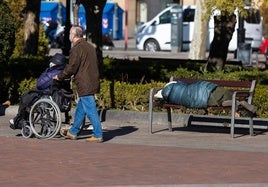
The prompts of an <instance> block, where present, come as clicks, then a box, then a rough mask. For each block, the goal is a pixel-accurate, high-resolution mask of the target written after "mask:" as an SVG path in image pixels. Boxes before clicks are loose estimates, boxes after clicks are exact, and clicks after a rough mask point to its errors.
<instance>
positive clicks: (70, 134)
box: [66, 131, 77, 140]
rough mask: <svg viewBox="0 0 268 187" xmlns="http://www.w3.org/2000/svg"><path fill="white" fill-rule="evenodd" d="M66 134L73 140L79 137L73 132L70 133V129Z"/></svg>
mask: <svg viewBox="0 0 268 187" xmlns="http://www.w3.org/2000/svg"><path fill="white" fill-rule="evenodd" d="M66 136H67V137H68V138H70V139H71V140H76V139H77V137H76V136H75V135H73V134H72V133H70V132H69V131H67V133H66Z"/></svg>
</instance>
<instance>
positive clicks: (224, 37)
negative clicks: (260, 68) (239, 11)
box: [206, 14, 236, 71]
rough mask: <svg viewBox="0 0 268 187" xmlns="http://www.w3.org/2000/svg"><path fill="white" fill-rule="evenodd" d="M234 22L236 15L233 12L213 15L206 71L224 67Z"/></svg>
mask: <svg viewBox="0 0 268 187" xmlns="http://www.w3.org/2000/svg"><path fill="white" fill-rule="evenodd" d="M235 24H236V15H234V14H233V15H231V16H214V38H213V40H212V42H211V44H210V51H209V57H208V62H207V66H206V70H207V71H216V70H222V69H223V68H224V65H225V62H226V59H227V54H228V46H229V43H230V41H231V39H232V36H233V33H234V29H235Z"/></svg>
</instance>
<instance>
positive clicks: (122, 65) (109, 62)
mask: <svg viewBox="0 0 268 187" xmlns="http://www.w3.org/2000/svg"><path fill="white" fill-rule="evenodd" d="M48 59H49V57H42V58H41V57H34V58H33V57H32V58H26V57H21V58H19V59H18V58H17V59H13V61H11V63H10V66H9V70H10V72H11V74H12V86H10V89H9V90H10V94H11V96H12V97H11V98H13V100H12V103H13V104H17V103H18V99H19V97H20V95H21V94H22V93H24V92H25V91H27V90H29V89H30V88H32V87H34V86H35V84H36V79H37V78H38V76H39V75H40V74H41V73H42V72H43V71H44V69H45V68H46V67H47V65H48ZM127 62H128V63H127ZM157 63H158V65H159V66H160V67H161V68H159V67H157V68H156V69H155V68H154V67H155V66H156V65H155V64H156V62H153V61H152V62H150V63H149V62H146V63H144V64H142V62H137V61H127V60H123V61H121V60H119V61H117V60H115V59H104V70H105V71H104V75H105V76H103V77H102V79H101V87H100V88H101V89H100V93H99V94H98V95H97V103H98V107H99V108H105V109H111V108H113V109H119V110H136V111H148V99H149V90H150V88H152V87H162V86H164V85H165V84H166V83H167V82H168V80H169V77H170V76H171V75H174V76H176V77H181V78H183V77H187V78H199V79H222V80H252V79H256V80H257V81H258V85H257V89H256V92H255V97H254V101H253V102H254V104H255V105H256V106H257V107H258V112H257V115H258V117H268V112H267V111H268V110H267V109H268V92H267V83H268V76H267V75H268V70H258V69H256V68H242V67H240V66H234V67H227V68H225V70H224V71H219V72H215V73H207V72H204V71H203V70H202V67H203V64H201V65H197V64H194V65H191V63H188V62H187V63H184V65H182V64H180V65H178V64H177V62H173V63H174V64H172V63H171V62H169V63H167V64H166V66H165V63H164V62H157ZM187 64H188V65H187ZM135 66H142V67H135ZM134 67H135V68H134ZM134 69H135V71H134ZM142 72H143V73H142ZM135 74H136V78H135ZM157 74H158V76H157ZM149 75H151V76H152V77H154V78H150V76H149ZM180 112H191V113H192V112H197V113H201V112H202V111H195V110H187V111H180Z"/></svg>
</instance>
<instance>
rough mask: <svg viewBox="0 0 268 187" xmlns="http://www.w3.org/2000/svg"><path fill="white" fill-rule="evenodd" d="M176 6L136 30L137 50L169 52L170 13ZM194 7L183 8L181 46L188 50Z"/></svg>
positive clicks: (168, 8) (170, 7)
mask: <svg viewBox="0 0 268 187" xmlns="http://www.w3.org/2000/svg"><path fill="white" fill-rule="evenodd" d="M175 6H178V5H172V6H169V7H167V8H166V9H164V10H163V11H161V12H160V13H159V14H157V15H156V16H155V17H154V18H153V19H152V20H150V21H148V22H146V23H144V24H143V25H141V26H140V27H139V28H138V30H137V35H136V45H137V49H139V50H145V51H162V50H171V12H170V10H171V9H172V8H174V7H175ZM194 15H195V8H194V6H184V8H183V46H182V50H184V51H186V50H189V44H190V42H191V41H192V37H193V29H194Z"/></svg>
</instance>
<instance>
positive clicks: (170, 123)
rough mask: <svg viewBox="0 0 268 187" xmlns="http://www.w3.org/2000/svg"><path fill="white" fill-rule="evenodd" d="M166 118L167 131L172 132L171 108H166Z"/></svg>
mask: <svg viewBox="0 0 268 187" xmlns="http://www.w3.org/2000/svg"><path fill="white" fill-rule="evenodd" d="M167 117H168V130H169V131H172V117H171V108H167Z"/></svg>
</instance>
